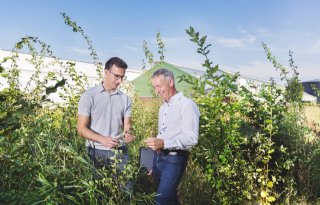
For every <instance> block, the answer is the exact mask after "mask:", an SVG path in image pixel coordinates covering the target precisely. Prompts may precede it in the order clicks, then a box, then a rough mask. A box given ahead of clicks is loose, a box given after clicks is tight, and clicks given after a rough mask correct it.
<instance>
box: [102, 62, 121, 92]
mask: <svg viewBox="0 0 320 205" xmlns="http://www.w3.org/2000/svg"><path fill="white" fill-rule="evenodd" d="M104 72H105V77H106V80H107V83H108V85H109V86H110V89H112V90H115V89H116V88H117V87H118V86H119V85H120V84H121V82H122V81H123V79H124V78H125V73H126V70H125V69H123V68H120V67H117V66H116V65H112V67H111V68H110V70H108V69H105V71H104Z"/></svg>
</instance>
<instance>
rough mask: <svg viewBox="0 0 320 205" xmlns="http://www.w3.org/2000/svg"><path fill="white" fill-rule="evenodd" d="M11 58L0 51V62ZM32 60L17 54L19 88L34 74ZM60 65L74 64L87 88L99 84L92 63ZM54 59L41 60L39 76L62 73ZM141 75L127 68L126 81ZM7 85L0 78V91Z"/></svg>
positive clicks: (7, 64)
mask: <svg viewBox="0 0 320 205" xmlns="http://www.w3.org/2000/svg"><path fill="white" fill-rule="evenodd" d="M10 56H12V52H11V51H5V50H1V49H0V62H1V61H2V59H3V58H5V57H10ZM31 59H32V56H31V55H30V54H24V53H19V58H18V59H17V65H18V69H19V71H20V77H19V80H20V83H21V88H22V89H23V88H25V87H26V85H27V83H28V82H29V80H30V78H31V76H32V75H33V74H35V72H36V68H35V66H34V65H33V64H31V63H30V60H31ZM59 61H60V62H61V63H63V64H66V63H67V62H71V63H75V70H76V72H78V73H83V74H84V75H86V76H87V77H88V82H89V84H88V86H87V87H91V86H93V85H96V84H98V83H99V77H98V74H97V71H96V69H97V67H96V66H95V65H94V64H92V63H86V62H79V61H71V60H63V59H61V60H59ZM53 62H54V59H53V58H48V57H44V58H43V63H42V67H41V75H40V76H43V77H44V76H46V75H47V74H48V72H56V73H58V72H63V69H64V68H63V67H62V66H61V65H60V64H58V63H56V64H53ZM2 66H3V67H4V68H5V69H9V68H11V66H12V62H10V61H9V62H6V63H4V64H2ZM101 73H103V69H102V70H101ZM141 74H142V71H139V70H134V69H130V68H128V69H127V70H126V76H127V80H128V81H132V80H134V79H135V78H137V77H138V76H140V75H141ZM64 77H65V78H67V79H69V80H70V79H71V78H70V76H64ZM7 86H8V84H7V82H6V81H5V79H4V78H2V77H0V90H2V89H3V88H5V87H7ZM54 98H56V97H54Z"/></svg>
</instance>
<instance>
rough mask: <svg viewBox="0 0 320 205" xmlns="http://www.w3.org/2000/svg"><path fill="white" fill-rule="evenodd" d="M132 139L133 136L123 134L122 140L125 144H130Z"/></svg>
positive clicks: (127, 133)
mask: <svg viewBox="0 0 320 205" xmlns="http://www.w3.org/2000/svg"><path fill="white" fill-rule="evenodd" d="M133 139H134V136H133V135H132V134H130V133H129V132H125V134H124V138H123V140H124V142H125V143H129V142H132V140H133Z"/></svg>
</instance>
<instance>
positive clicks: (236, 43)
mask: <svg viewBox="0 0 320 205" xmlns="http://www.w3.org/2000/svg"><path fill="white" fill-rule="evenodd" d="M216 42H217V43H218V44H220V45H222V46H224V47H227V48H235V47H243V46H244V44H243V41H242V40H241V39H237V38H224V37H219V38H218V39H217V40H216Z"/></svg>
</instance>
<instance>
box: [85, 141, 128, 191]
mask: <svg viewBox="0 0 320 205" xmlns="http://www.w3.org/2000/svg"><path fill="white" fill-rule="evenodd" d="M87 150H88V155H89V158H90V160H91V161H92V162H93V163H94V166H95V168H96V169H101V168H103V167H105V168H106V169H110V168H111V166H112V165H115V166H116V170H117V171H116V174H115V175H113V177H114V178H117V177H118V176H119V174H123V171H124V170H125V165H127V164H128V163H129V155H128V151H127V148H126V147H125V146H122V147H119V148H117V151H118V153H116V152H115V151H112V150H100V149H94V148H92V147H88V148H87ZM115 155H116V156H115ZM114 156H115V157H116V160H115V159H112V158H113V157H114ZM115 162H116V164H114V163H115ZM93 177H94V179H101V177H102V176H101V175H100V174H98V172H97V170H93ZM123 188H124V189H125V190H126V191H131V190H132V181H128V182H127V183H126V184H125V186H124V187H123Z"/></svg>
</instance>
